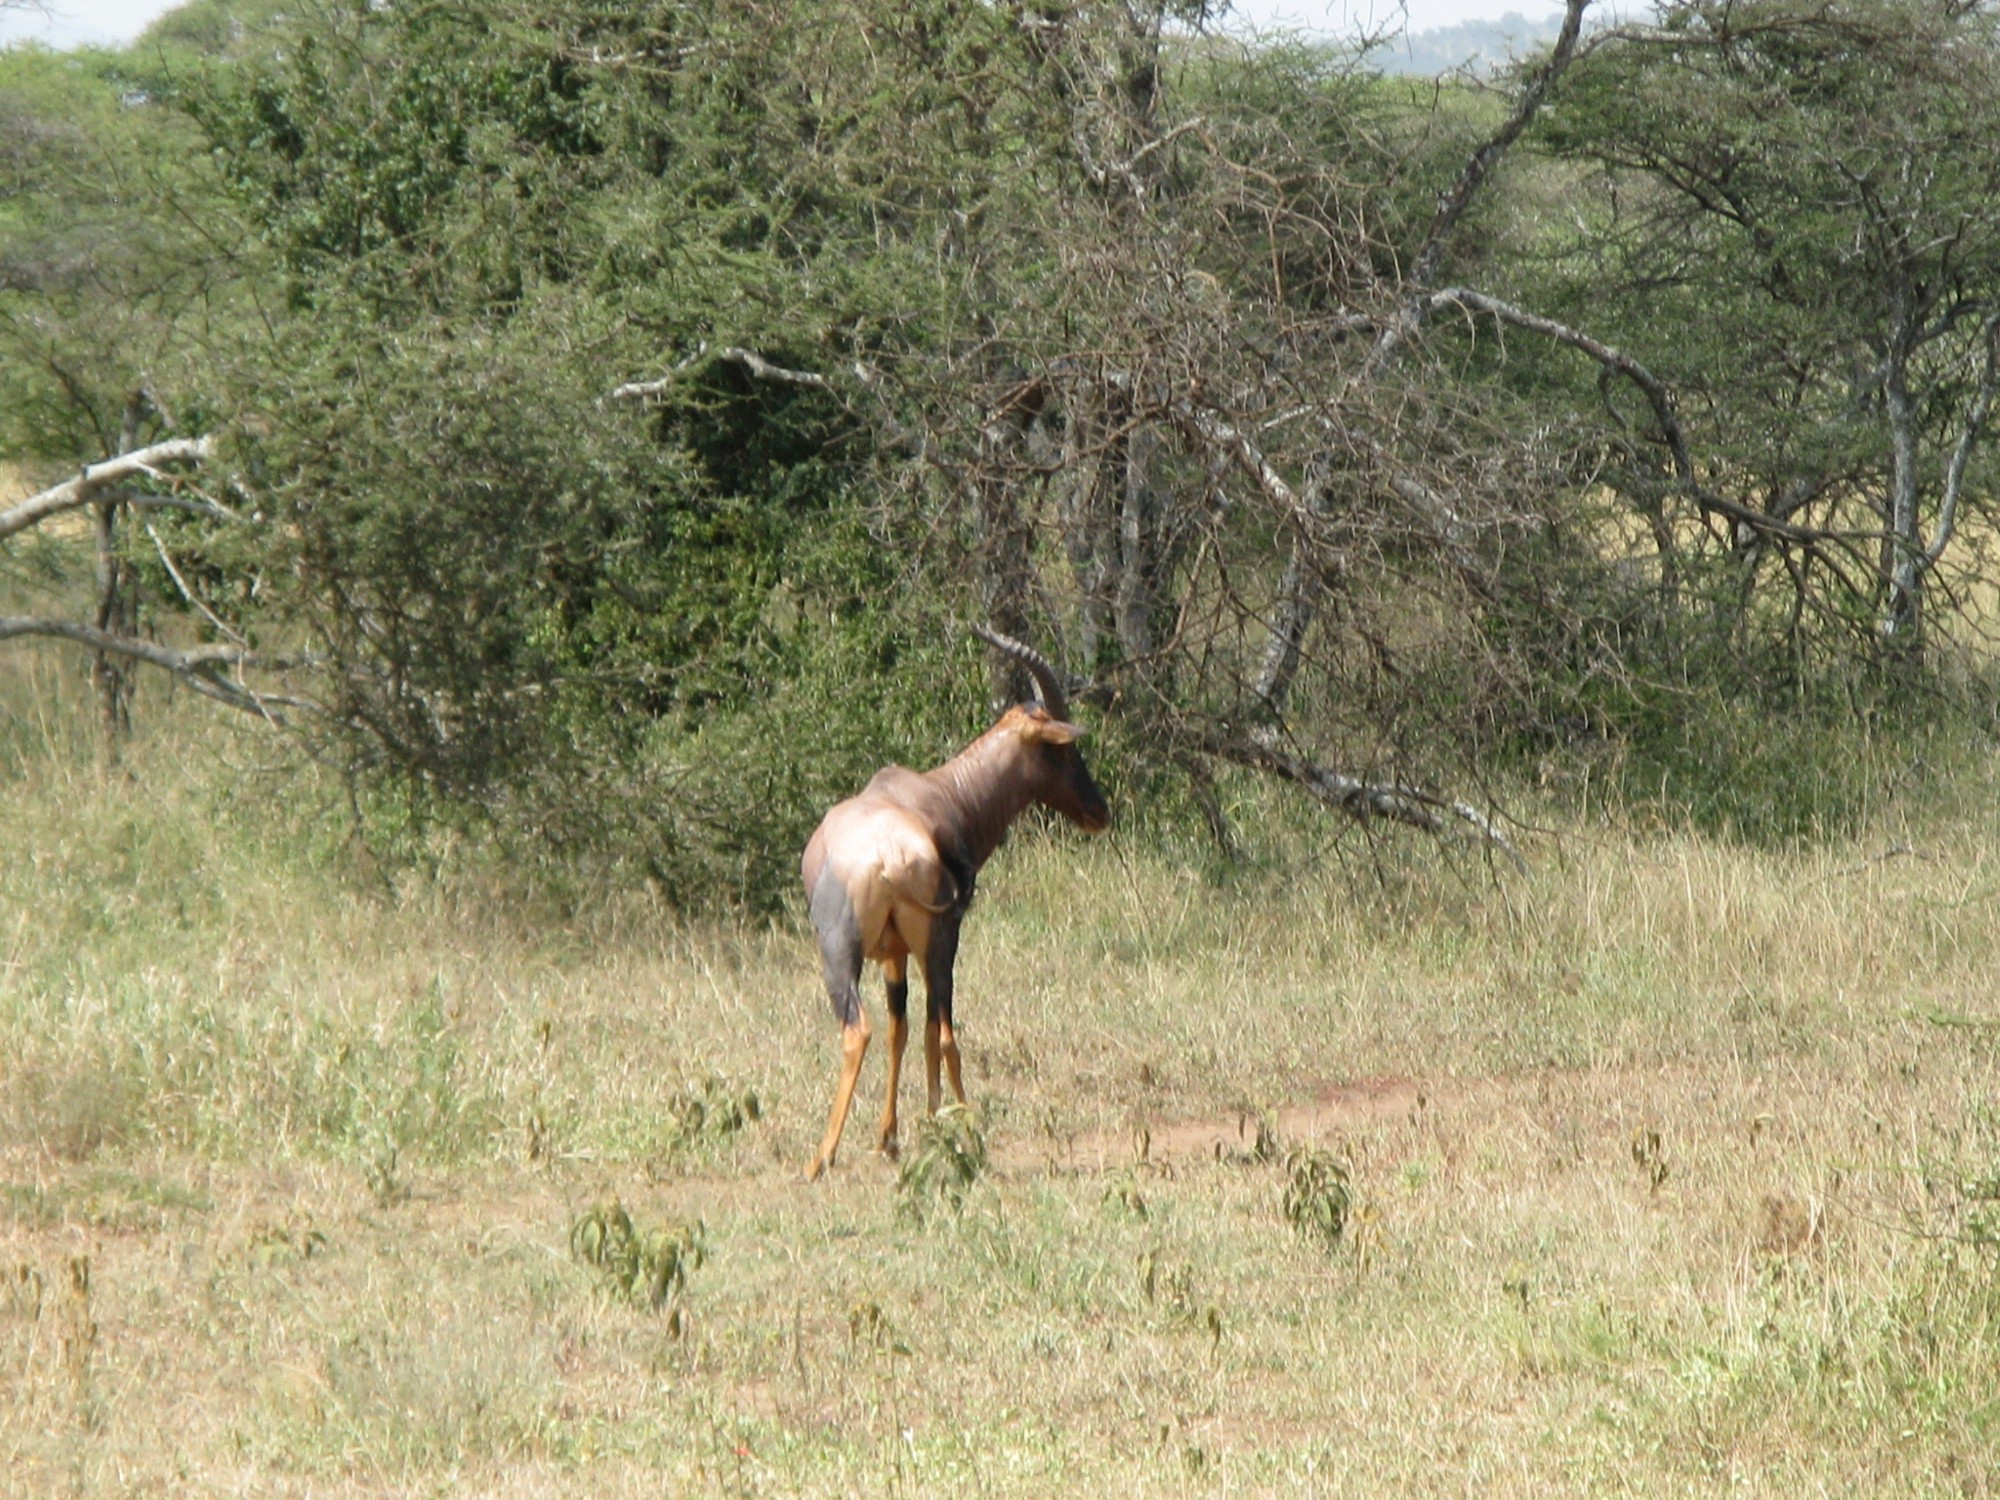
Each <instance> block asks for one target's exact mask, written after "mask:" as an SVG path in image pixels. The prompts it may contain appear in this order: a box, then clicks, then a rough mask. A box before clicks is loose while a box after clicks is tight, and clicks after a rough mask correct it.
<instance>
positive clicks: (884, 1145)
mask: <svg viewBox="0 0 2000 1500" xmlns="http://www.w3.org/2000/svg"><path fill="white" fill-rule="evenodd" d="M875 1149H876V1150H878V1151H880V1152H881V1153H882V1154H883V1155H884V1156H886V1157H887V1158H888V1159H889V1160H890V1161H901V1160H902V1158H903V1148H902V1147H901V1146H900V1145H898V1144H897V1143H896V1138H895V1137H894V1136H893V1135H885V1136H883V1137H882V1140H881V1143H880V1144H879V1145H878V1146H877V1147H876V1148H875Z"/></svg>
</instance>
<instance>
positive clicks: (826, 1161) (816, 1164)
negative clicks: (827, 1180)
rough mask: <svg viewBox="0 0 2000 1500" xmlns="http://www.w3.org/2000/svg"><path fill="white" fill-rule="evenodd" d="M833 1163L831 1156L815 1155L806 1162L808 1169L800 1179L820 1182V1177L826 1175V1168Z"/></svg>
mask: <svg viewBox="0 0 2000 1500" xmlns="http://www.w3.org/2000/svg"><path fill="white" fill-rule="evenodd" d="M832 1165H833V1160H832V1158H831V1157H825V1156H815V1157H814V1158H813V1159H812V1160H811V1161H809V1162H807V1163H806V1169H805V1171H804V1173H802V1174H801V1176H800V1179H799V1180H800V1181H801V1182H818V1181H819V1180H820V1178H822V1177H824V1176H826V1169H827V1168H828V1167H830V1166H832Z"/></svg>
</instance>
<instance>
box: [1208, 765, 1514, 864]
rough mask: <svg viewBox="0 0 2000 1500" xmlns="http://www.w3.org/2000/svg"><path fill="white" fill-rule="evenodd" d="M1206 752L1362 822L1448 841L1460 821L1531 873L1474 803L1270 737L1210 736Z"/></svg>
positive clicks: (1506, 839)
mask: <svg viewBox="0 0 2000 1500" xmlns="http://www.w3.org/2000/svg"><path fill="white" fill-rule="evenodd" d="M1202 748H1203V749H1205V750H1207V751H1208V752H1209V753H1210V754H1212V755H1215V756H1217V757H1218V758H1220V759H1222V760H1226V761H1230V762H1232V763H1233V764H1236V765H1239V766H1245V767H1248V768H1249V769H1251V770H1253V771H1262V772H1265V773H1266V774H1268V775H1273V776H1277V777H1279V778H1281V779H1282V780H1285V781H1289V782H1291V783H1292V784H1293V785H1295V786H1297V787H1299V788H1300V789H1302V790H1303V791H1305V792H1307V793H1308V794H1309V795H1311V796H1312V797H1313V798H1314V800H1316V801H1318V802H1320V803H1323V804H1324V805H1325V806H1327V807H1330V808H1332V809H1333V810H1334V811H1336V812H1340V813H1344V814H1346V815H1347V816H1348V817H1350V818H1353V819H1354V820H1355V821H1356V822H1360V823H1368V822H1373V821H1374V820H1376V819H1378V818H1380V819H1385V820H1387V821H1389V822H1392V823H1401V824H1403V825H1405V826H1406V827H1410V828H1416V829H1421V830H1422V831H1423V832H1425V833H1429V834H1433V835H1436V836H1438V837H1442V836H1443V835H1444V834H1445V833H1446V832H1447V831H1448V828H1449V825H1448V823H1447V822H1446V820H1445V819H1446V815H1449V816H1450V817H1454V818H1457V819H1459V820H1461V821H1462V822H1464V823H1466V824H1468V825H1470V826H1471V827H1472V828H1473V829H1474V830H1475V831H1476V832H1477V833H1478V834H1479V836H1480V837H1481V838H1483V839H1484V840H1485V841H1486V842H1487V843H1489V844H1491V845H1492V846H1493V847H1494V848H1496V849H1498V850H1499V851H1500V852H1501V853H1502V854H1504V855H1506V856H1507V858H1508V859H1509V860H1510V861H1511V862H1512V863H1513V865H1514V867H1515V868H1516V869H1517V870H1520V871H1522V872H1524V873H1525V872H1526V870H1527V862H1526V861H1525V860H1523V859H1522V858H1521V854H1520V851H1519V850H1518V849H1516V848H1515V847H1514V844H1513V841H1512V840H1511V839H1509V838H1508V837H1507V835H1506V834H1504V833H1503V832H1501V831H1500V829H1499V828H1498V827H1497V826H1496V825H1495V824H1494V822H1493V820H1492V818H1490V817H1488V816H1487V815H1486V814H1485V813H1483V812H1481V811H1480V810H1479V809H1478V808H1476V807H1474V806H1473V805H1472V804H1471V803H1469V802H1464V801H1460V800H1458V799H1456V798H1441V797H1434V796H1432V795H1430V794H1429V793H1427V792H1423V791H1420V790H1418V789H1417V788H1415V787H1411V786H1404V785H1402V784H1400V783H1395V782H1370V781H1363V780H1361V779H1360V778H1359V777H1356V776H1348V775H1346V774H1344V773H1342V772H1339V771H1335V770H1332V769H1330V768H1328V767H1326V766H1322V765H1318V764H1316V763H1315V762H1313V761H1309V760H1306V759H1304V758H1303V757H1301V756H1297V755H1294V754H1292V753H1291V752H1290V751H1288V750H1285V749H1282V748H1280V747H1279V746H1278V745H1277V744H1276V743H1275V742H1274V741H1273V740H1272V739H1271V738H1270V737H1268V736H1258V737H1254V738H1250V739H1234V738H1226V737H1222V736H1209V737H1207V738H1206V739H1205V740H1204V741H1203V744H1202Z"/></svg>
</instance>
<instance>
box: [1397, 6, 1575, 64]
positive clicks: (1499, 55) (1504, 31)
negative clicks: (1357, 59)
mask: <svg viewBox="0 0 2000 1500" xmlns="http://www.w3.org/2000/svg"><path fill="white" fill-rule="evenodd" d="M1561 30H1562V15H1561V13H1560V12H1551V13H1550V14H1549V15H1547V16H1545V17H1544V18H1543V19H1541V20H1539V21H1530V20H1529V19H1528V18H1527V17H1526V16H1524V15H1522V14H1521V13H1520V12H1519V11H1509V12H1508V13H1507V14H1506V15H1504V16H1502V17H1501V18H1500V19H1499V20H1497V21H1465V22H1461V23H1460V24H1459V25H1457V26H1440V27H1437V28H1436V29H1434V30H1431V31H1423V32H1418V33H1417V34H1415V35H1413V36H1397V37H1392V38H1391V39H1390V40H1388V41H1387V42H1385V43H1383V44H1382V46H1381V47H1380V48H1378V49H1377V50H1376V51H1374V52H1372V53H1370V54H1369V57H1370V60H1371V61H1373V62H1374V63H1375V64H1376V65H1377V66H1378V67H1380V68H1381V69H1382V70H1383V71H1384V72H1386V73H1414V74H1419V75H1422V76H1424V77H1430V76H1434V75H1436V74H1439V73H1455V72H1459V71H1461V70H1467V71H1471V72H1475V73H1490V72H1492V71H1493V70H1494V69H1495V68H1499V67H1504V66H1505V65H1506V64H1507V63H1509V62H1511V61H1512V60H1513V59H1515V58H1517V57H1521V56H1524V55H1526V54H1527V53H1529V52H1532V51H1534V50H1535V48H1537V47H1543V46H1546V45H1548V44H1549V43H1550V42H1553V41H1554V40H1555V39H1556V34H1557V33H1558V32H1560V31H1561Z"/></svg>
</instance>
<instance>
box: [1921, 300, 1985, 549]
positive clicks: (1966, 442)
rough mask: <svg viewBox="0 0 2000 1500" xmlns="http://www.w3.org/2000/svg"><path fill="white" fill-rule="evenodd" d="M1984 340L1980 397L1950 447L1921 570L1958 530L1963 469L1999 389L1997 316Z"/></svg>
mask: <svg viewBox="0 0 2000 1500" xmlns="http://www.w3.org/2000/svg"><path fill="white" fill-rule="evenodd" d="M1981 332H1982V333H1983V334H1984V336H1985V340H1986V370H1985V373H1984V374H1983V375H1982V376H1981V377H1980V381H1979V393H1978V395H1976V396H1974V397H1973V399H1972V409H1971V410H1970V411H1968V412H1967V413H1966V414H1965V426H1964V427H1962V428H1961V429H1960V430H1959V434H1958V441H1957V443H1955V444H1954V445H1953V446H1952V450H1951V459H1950V462H1948V463H1947V464H1946V465H1945V471H1944V497H1943V499H1942V500H1941V501H1940V502H1939V505H1938V523H1937V534H1936V535H1935V536H1933V537H1932V538H1931V544H1930V546H1928V547H1926V548H1925V549H1924V566H1925V567H1927V568H1930V567H1935V566H1937V561H1938V559H1939V558H1941V557H1943V556H1944V549H1945V548H1946V547H1948V546H1949V545H1951V538H1952V533H1953V531H1955V530H1956V529H1957V526H1958V502H1959V497H1960V495H1961V494H1963V493H1964V490H1965V466H1966V464H1967V462H1968V461H1969V460H1970V459H1971V457H1972V450H1973V448H1974V447H1976V446H1977V445H1978V443H1979V434H1980V429H1981V428H1982V427H1984V426H1985V425H1986V417H1987V414H1988V413H1989V412H1990V411H1991V410H1992V408H1993V397H1994V393H1995V390H1996V389H2000V312H1992V313H1988V314H1987V316H1986V324H1985V327H1984V328H1983V329H1982V330H1981Z"/></svg>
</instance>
